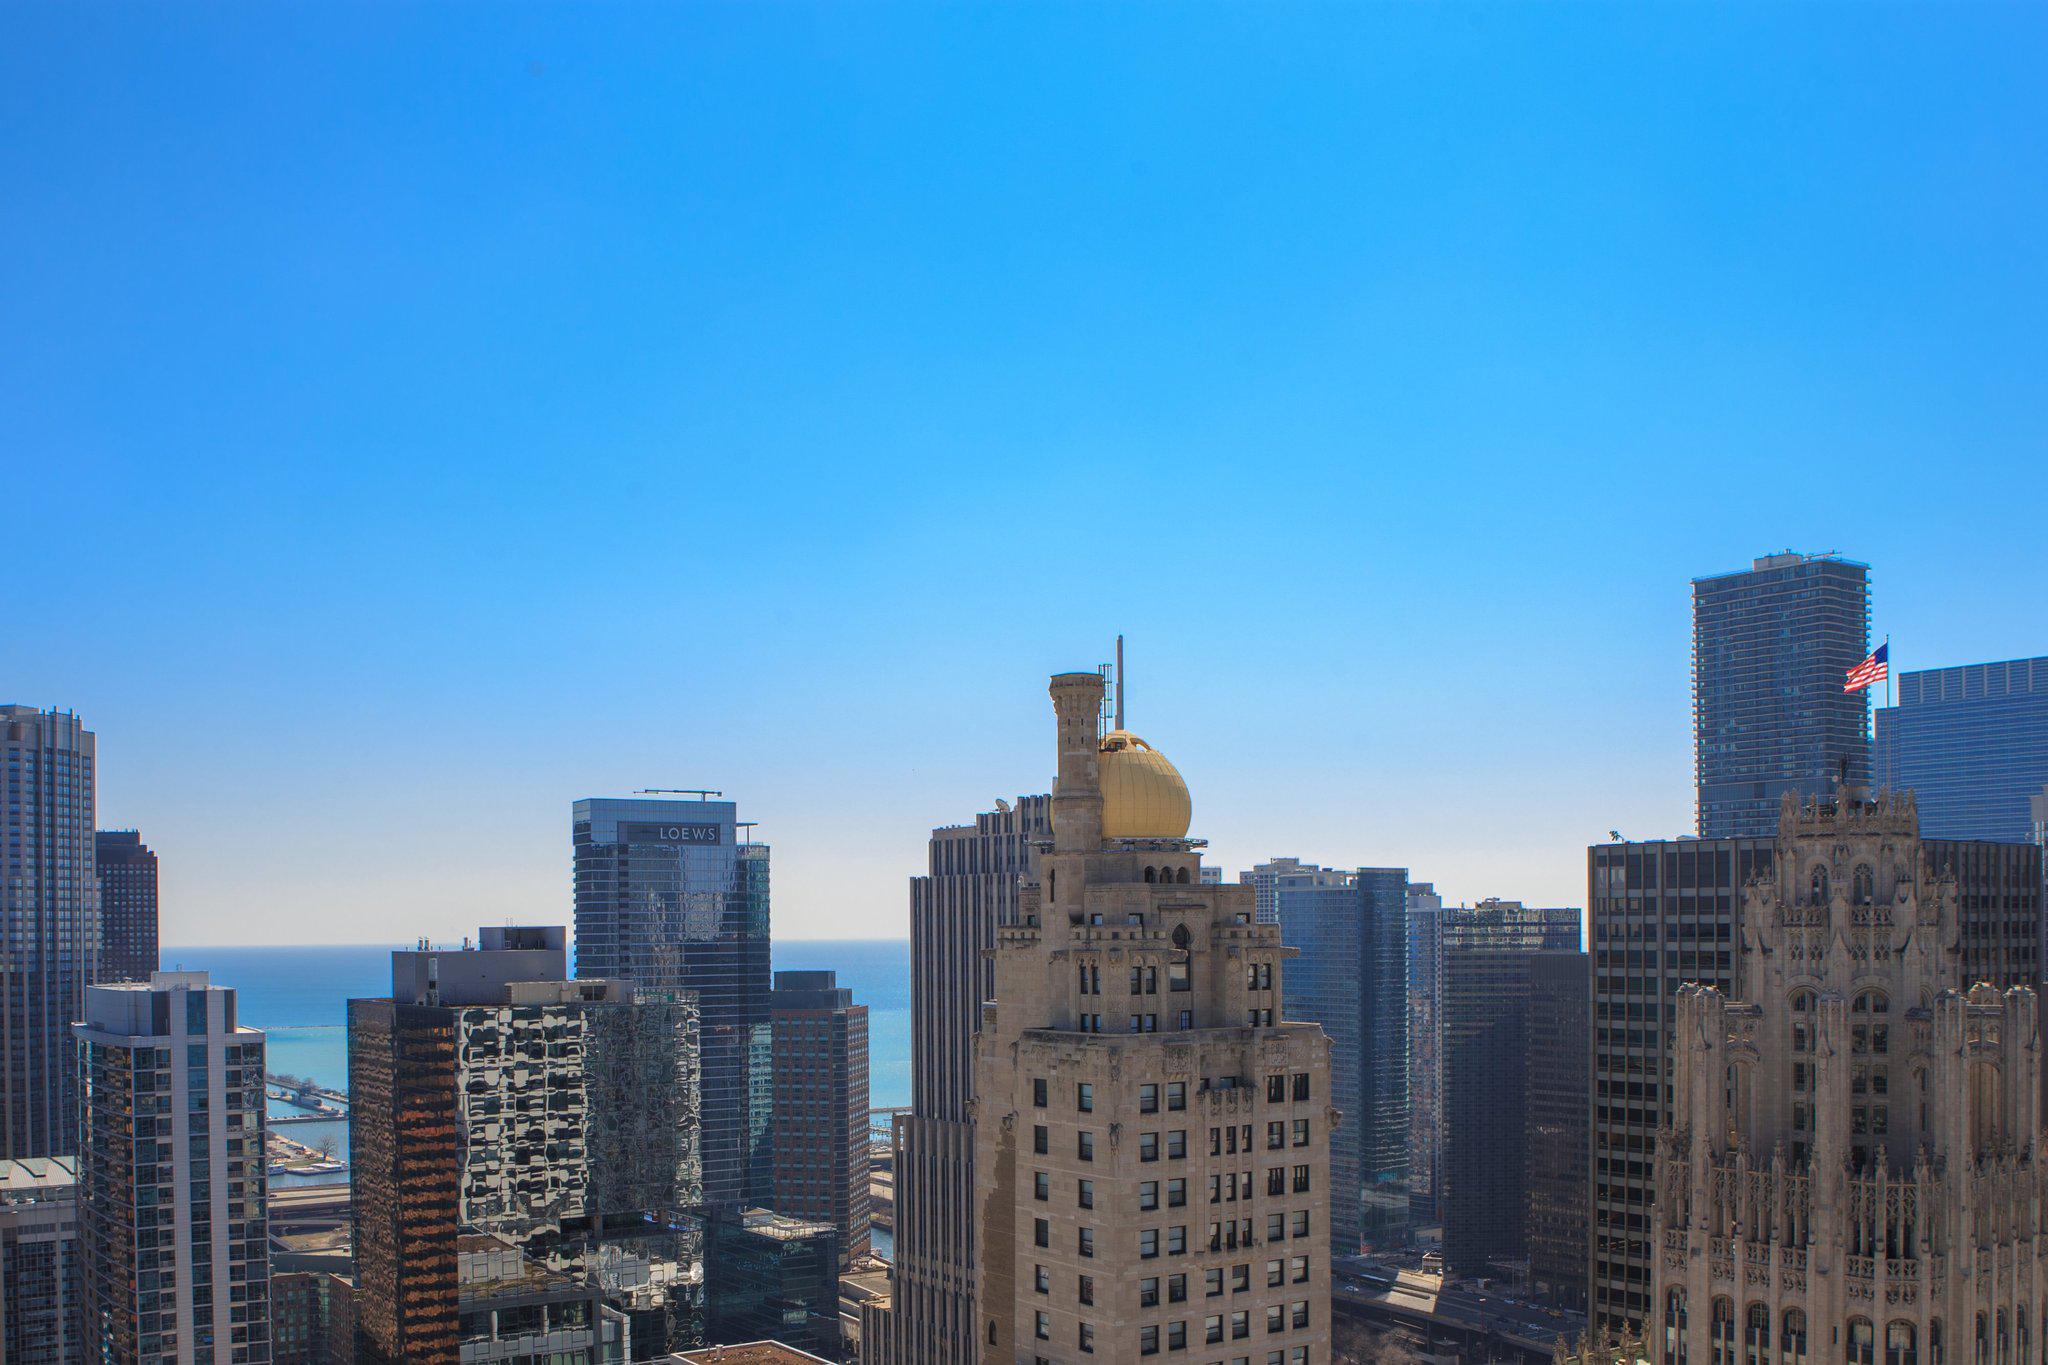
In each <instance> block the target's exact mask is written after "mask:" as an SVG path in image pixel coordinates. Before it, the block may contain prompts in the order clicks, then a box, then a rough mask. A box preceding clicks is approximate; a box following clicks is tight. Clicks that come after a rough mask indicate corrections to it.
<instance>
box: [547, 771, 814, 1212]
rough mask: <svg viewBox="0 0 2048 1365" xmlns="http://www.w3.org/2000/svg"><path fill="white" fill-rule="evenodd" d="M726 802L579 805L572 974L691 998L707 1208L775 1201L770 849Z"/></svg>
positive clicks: (575, 832)
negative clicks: (696, 1026) (750, 835)
mask: <svg viewBox="0 0 2048 1365" xmlns="http://www.w3.org/2000/svg"><path fill="white" fill-rule="evenodd" d="M738 829H739V826H738V825H737V824H736V809H735V807H734V805H733V803H732V802H730V801H671V800H660V799H653V798H630V799H617V800H612V799H590V800H583V801H578V802H577V803H576V804H575V809H574V813H573V828H572V838H573V844H574V850H575V879H576V975H577V976H578V977H579V978H584V977H601V978H606V979H612V980H623V981H630V982H632V983H633V984H634V986H635V987H636V988H638V989H640V990H642V991H643V992H644V991H648V990H654V991H690V992H693V993H694V994H695V996H696V999H697V1006H698V1011H699V1022H700V1037H701V1053H702V1059H701V1070H700V1073H699V1076H700V1082H701V1085H702V1106H703V1115H704V1133H703V1143H702V1152H701V1157H702V1169H703V1190H704V1202H705V1203H706V1204H709V1205H738V1204H743V1203H749V1202H758V1201H765V1200H767V1199H769V1198H771V1197H772V1194H773V1169H772V1160H771V1153H770V1150H769V1145H768V1138H769V1120H770V1116H771V1111H772V1107H773V1101H774V1094H773V1084H774V1081H773V1069H772V1067H773V1034H772V1028H771V1024H770V1019H769V994H770V989H771V983H770V968H769V939H768V922H769V914H768V849H767V846H766V845H763V844H750V843H741V842H740V841H739V840H738V839H737V837H736V835H737V833H738Z"/></svg>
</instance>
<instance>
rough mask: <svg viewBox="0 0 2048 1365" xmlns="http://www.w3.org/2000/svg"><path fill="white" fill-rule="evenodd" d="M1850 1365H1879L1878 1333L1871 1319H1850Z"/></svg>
mask: <svg viewBox="0 0 2048 1365" xmlns="http://www.w3.org/2000/svg"><path fill="white" fill-rule="evenodd" d="M1849 1365H1877V1333H1876V1331H1875V1330H1873V1329H1872V1327H1871V1325H1870V1319H1869V1318H1850V1319H1849Z"/></svg>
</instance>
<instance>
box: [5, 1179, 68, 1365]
mask: <svg viewBox="0 0 2048 1365" xmlns="http://www.w3.org/2000/svg"><path fill="white" fill-rule="evenodd" d="M81 1292H82V1291H81V1289H80V1286H79V1263H78V1165H77V1161H76V1159H75V1158H73V1157H68V1156H32V1157H27V1158H24V1159H23V1160H20V1161H4V1162H0V1360H4V1361H7V1362H9V1365H16V1362H20V1365H28V1363H29V1362H33V1361H69V1360H82V1359H84V1357H85V1343H84V1342H83V1341H82V1340H81V1339H80V1336H79V1329H80V1325H81V1323H82V1322H83V1318H82V1316H81V1298H80V1295H81Z"/></svg>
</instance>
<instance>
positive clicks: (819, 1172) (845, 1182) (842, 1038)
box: [770, 972, 868, 1267]
mask: <svg viewBox="0 0 2048 1365" xmlns="http://www.w3.org/2000/svg"><path fill="white" fill-rule="evenodd" d="M770 1012H771V1014H772V1015H773V1019H774V1026H775V1210H776V1212H778V1213H784V1214H788V1215H789V1216H791V1217H793V1218H797V1219H802V1220H807V1221H810V1222H814V1223H830V1224H831V1225H832V1226H833V1227H835V1228H837V1229H838V1230H839V1255H840V1259H841V1262H842V1264H843V1265H845V1266H847V1267H850V1266H852V1264H853V1263H854V1262H855V1261H857V1260H861V1259H864V1258H865V1257H866V1256H867V1254H868V1007H867V1006H866V1005H856V1004H854V1003H853V992H852V991H850V990H847V989H846V988H845V987H843V986H841V985H839V984H838V979H837V977H836V976H835V975H834V974H833V973H831V972H777V973H776V974H775V994H774V997H773V998H772V1000H771V1002H770Z"/></svg>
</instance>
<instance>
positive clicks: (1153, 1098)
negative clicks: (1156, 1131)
mask: <svg viewBox="0 0 2048 1365" xmlns="http://www.w3.org/2000/svg"><path fill="white" fill-rule="evenodd" d="M1138 1112H1139V1113H1141V1114H1156V1113H1158V1112H1159V1087H1158V1086H1156V1085H1152V1084H1150V1083H1149V1082H1148V1083H1147V1084H1145V1085H1141V1086H1139V1087H1138Z"/></svg>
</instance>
